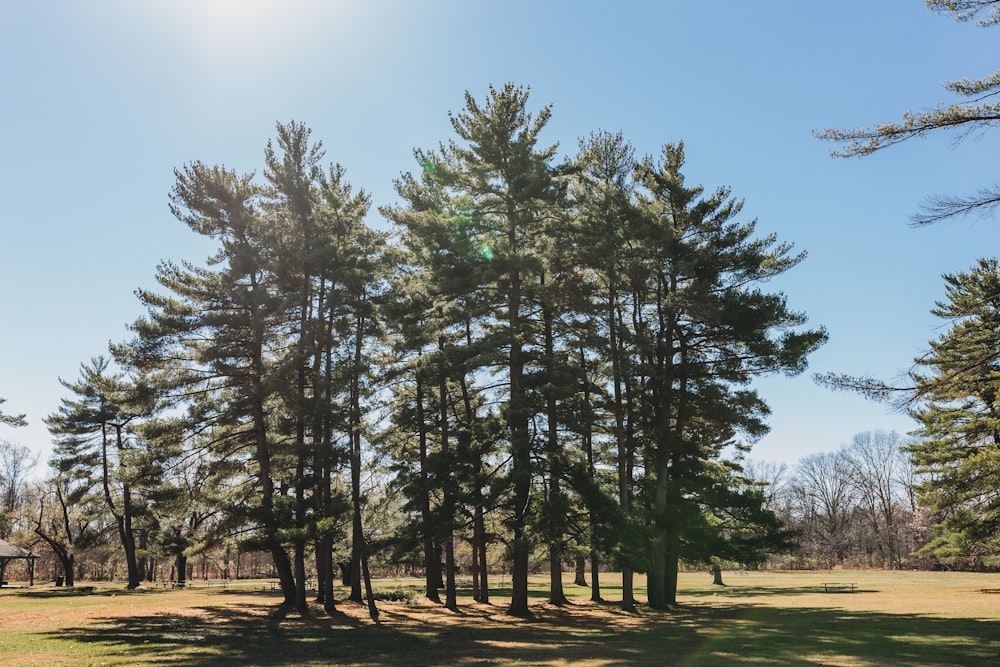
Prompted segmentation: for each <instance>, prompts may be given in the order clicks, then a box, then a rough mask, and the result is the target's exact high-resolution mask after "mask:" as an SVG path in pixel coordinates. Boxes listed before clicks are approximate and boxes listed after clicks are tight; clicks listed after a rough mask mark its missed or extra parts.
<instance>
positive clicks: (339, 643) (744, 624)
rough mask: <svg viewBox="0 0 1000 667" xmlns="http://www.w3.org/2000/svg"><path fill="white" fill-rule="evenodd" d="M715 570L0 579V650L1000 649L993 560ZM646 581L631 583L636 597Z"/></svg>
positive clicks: (781, 659) (460, 653)
mask: <svg viewBox="0 0 1000 667" xmlns="http://www.w3.org/2000/svg"><path fill="white" fill-rule="evenodd" d="M837 581H839V582H852V583H857V585H858V591H857V592H855V593H824V592H823V587H822V584H823V583H824V582H837ZM568 582H569V580H567V584H568ZM195 583H197V582H195ZM494 583H496V584H499V583H501V582H500V580H496V581H494ZM503 583H504V584H505V585H506V586H509V580H508V581H504V582H503ZM617 583H618V582H617V581H616V577H614V576H612V575H609V574H605V575H603V576H602V588H603V593H604V596H605V598H607V599H610V600H613V601H615V602H617V601H619V600H620V599H621V593H620V589H619V588H618V587H617ZM637 583H642V582H641V580H640V581H638V582H637ZM727 583H728V584H729V586H727V587H725V588H720V587H717V586H712V585H711V584H710V577H709V576H708V575H707V574H701V573H688V574H682V575H681V582H680V590H679V593H680V595H679V602H680V605H679V607H678V608H676V609H673V610H671V611H669V612H654V611H652V610H650V609H648V608H647V607H645V606H644V605H640V610H639V613H638V614H636V615H631V614H625V613H623V612H621V611H620V610H618V609H617V606H616V604H613V603H609V604H594V603H591V602H589V590H588V589H581V588H577V587H574V586H572V585H567V586H566V590H567V593H568V594H570V595H571V597H572V598H573V604H571V605H569V606H567V607H563V608H557V607H552V606H549V605H547V604H545V603H544V600H545V594H544V590H545V580H544V578H537V579H534V580H533V587H534V588H533V594H534V596H533V598H532V600H533V602H532V604H533V611H534V618H533V619H532V620H527V621H526V620H523V619H515V618H511V617H508V616H506V615H505V614H504V610H505V607H506V603H507V601H508V600H507V599H504V593H506V594H507V595H508V596H509V590H506V591H504V590H502V589H500V588H497V589H494V590H492V591H491V594H492V596H493V602H492V604H491V605H480V604H475V603H473V602H471V600H470V598H469V597H468V591H463V592H464V595H463V596H462V597H461V598H460V607H461V608H460V612H459V613H458V614H454V613H450V612H447V611H445V610H442V609H441V608H440V607H439V606H435V605H431V604H430V603H428V602H427V601H426V600H423V599H421V598H419V597H418V596H419V591H420V587H419V584H418V582H414V581H408V580H392V581H380V582H377V587H376V588H377V590H381V591H384V592H391V593H393V594H394V596H398V597H402V598H409V599H410V600H411V602H410V603H407V602H382V603H380V604H379V607H380V610H381V612H382V613H381V619H380V620H381V623H380V624H379V625H375V624H373V623H372V622H371V621H370V620H369V619H368V618H367V614H366V611H365V610H364V609H363V608H361V607H359V606H357V605H352V604H349V603H346V602H341V603H339V604H338V608H339V613H338V614H336V615H335V616H333V617H330V616H326V615H325V614H323V613H322V610H321V609H319V608H318V607H314V608H313V610H312V612H311V613H310V614H307V615H305V616H303V615H300V614H298V613H297V612H292V611H286V610H283V609H282V608H280V607H279V606H278V602H279V601H280V598H279V596H278V595H277V594H276V593H272V592H271V591H270V586H269V585H268V584H267V583H266V582H258V583H257V584H256V585H253V586H245V587H233V588H230V589H227V590H223V589H220V588H190V589H187V590H150V591H142V592H132V593H126V592H124V591H122V590H120V589H116V588H112V587H108V586H98V587H95V588H93V589H90V590H81V589H77V590H70V589H56V588H53V587H50V586H38V587H35V588H33V589H3V590H0V664H3V665H91V664H93V665H164V666H166V665H184V666H191V667H201V666H204V667H208V666H209V665H218V664H226V665H329V664H338V665H339V664H347V665H372V666H383V665H385V666H388V665H404V664H414V665H428V666H435V665H442V666H443V665H593V666H596V665H601V666H604V665H629V664H636V665H672V664H682V665H695V666H697V665H788V666H792V665H886V664H892V665H996V664H1000V609H998V604H997V603H1000V577H998V576H996V575H980V574H960V573H913V572H900V573H885V572H833V573H831V572H821V573H799V572H791V573H788V572H780V573H778V572H775V573H771V572H768V573H753V574H748V575H742V576H741V575H736V574H735V573H727ZM644 593H645V591H644V590H643V589H642V588H641V587H639V588H638V589H637V596H636V597H637V598H639V599H640V600H642V599H644ZM339 594H340V595H344V591H340V592H339Z"/></svg>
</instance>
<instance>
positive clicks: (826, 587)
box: [823, 582, 858, 593]
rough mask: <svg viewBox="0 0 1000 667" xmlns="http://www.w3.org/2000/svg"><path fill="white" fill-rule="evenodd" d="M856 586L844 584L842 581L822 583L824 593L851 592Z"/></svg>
mask: <svg viewBox="0 0 1000 667" xmlns="http://www.w3.org/2000/svg"><path fill="white" fill-rule="evenodd" d="M857 588H858V585H857V584H845V583H842V582H830V583H825V584H823V592H824V593H853V592H854V591H856V590H857Z"/></svg>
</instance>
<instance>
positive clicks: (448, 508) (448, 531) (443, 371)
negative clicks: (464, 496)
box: [438, 336, 458, 611]
mask: <svg viewBox="0 0 1000 667" xmlns="http://www.w3.org/2000/svg"><path fill="white" fill-rule="evenodd" d="M438 354H439V369H438V370H439V378H438V382H439V384H438V394H439V400H438V407H439V409H440V414H439V415H438V418H439V421H440V423H439V427H440V431H441V457H442V459H444V461H445V465H444V466H443V469H442V473H443V477H442V480H441V482H442V484H441V487H442V488H441V496H442V499H441V504H442V505H443V506H444V507H443V509H444V526H443V528H444V571H445V588H444V591H445V592H444V606H445V608H446V609H450V610H451V611H458V596H457V593H456V590H455V535H454V528H453V524H454V521H455V508H454V507H453V505H454V502H455V492H454V488H453V487H454V476H453V473H452V470H451V465H450V461H449V458H448V457H449V456H450V446H451V443H449V442H448V439H449V437H450V434H449V429H448V373H447V366H446V363H445V357H444V355H445V344H444V336H439V337H438Z"/></svg>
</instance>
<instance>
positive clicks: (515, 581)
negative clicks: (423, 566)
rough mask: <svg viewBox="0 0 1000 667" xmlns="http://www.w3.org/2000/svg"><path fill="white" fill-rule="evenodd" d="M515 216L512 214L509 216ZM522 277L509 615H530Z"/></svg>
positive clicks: (512, 422) (511, 308)
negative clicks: (522, 342)
mask: <svg viewBox="0 0 1000 667" xmlns="http://www.w3.org/2000/svg"><path fill="white" fill-rule="evenodd" d="M515 217H516V216H515V215H513V214H511V219H514V218H515ZM509 236H510V238H509V242H510V245H511V247H512V248H516V247H517V238H516V235H515V233H514V230H513V229H512V230H511V232H510V234H509ZM520 310H521V280H520V276H519V275H518V273H517V272H516V271H515V272H512V274H511V279H510V296H509V301H508V320H509V324H510V331H511V340H510V363H509V383H510V405H509V408H508V411H507V422H508V425H509V431H510V448H511V471H510V476H511V482H512V485H513V498H512V501H513V504H514V507H513V518H512V519H511V541H510V557H511V574H510V586H511V597H510V607H508V609H507V613H508V614H510V615H511V616H529V615H530V613H531V612H530V609H529V608H528V561H529V559H530V557H531V544H530V542H529V541H528V539H527V535H526V534H525V532H526V528H527V524H528V504H529V502H530V500H531V472H532V471H531V468H532V465H531V436H530V431H529V428H528V427H529V424H528V421H529V418H530V415H529V414H528V405H527V396H525V391H524V386H523V384H524V358H523V354H524V352H523V349H522V344H521V334H522V332H521V317H520Z"/></svg>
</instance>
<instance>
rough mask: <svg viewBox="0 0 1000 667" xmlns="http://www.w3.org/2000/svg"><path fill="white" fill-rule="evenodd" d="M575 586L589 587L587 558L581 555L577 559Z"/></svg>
mask: <svg viewBox="0 0 1000 667" xmlns="http://www.w3.org/2000/svg"><path fill="white" fill-rule="evenodd" d="M573 585H574V586H586V585H587V557H586V556H584V555H583V554H579V555H578V556H577V557H576V568H575V575H574V577H573Z"/></svg>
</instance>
